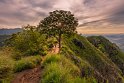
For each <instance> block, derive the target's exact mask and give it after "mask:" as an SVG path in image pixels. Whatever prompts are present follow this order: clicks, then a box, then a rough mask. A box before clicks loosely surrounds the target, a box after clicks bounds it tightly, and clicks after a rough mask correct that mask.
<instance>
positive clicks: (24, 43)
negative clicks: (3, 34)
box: [6, 26, 48, 58]
mask: <svg viewBox="0 0 124 83" xmlns="http://www.w3.org/2000/svg"><path fill="white" fill-rule="evenodd" d="M26 27H29V28H31V27H32V26H26ZM26 27H25V28H26ZM46 41H47V40H46V36H45V35H43V34H40V33H39V32H38V31H36V30H30V29H26V30H23V31H22V32H19V33H17V34H13V35H12V36H11V38H10V39H8V40H7V41H6V44H7V46H10V47H14V48H15V49H16V50H17V51H18V52H20V53H21V54H22V55H24V56H27V55H37V54H39V55H42V54H44V55H45V53H44V51H47V50H48V48H47V42H46ZM17 56H18V55H17ZM14 58H17V57H16V56H14Z"/></svg>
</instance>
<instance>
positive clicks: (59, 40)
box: [58, 33, 61, 53]
mask: <svg viewBox="0 0 124 83" xmlns="http://www.w3.org/2000/svg"><path fill="white" fill-rule="evenodd" d="M58 42H59V53H60V51H61V33H60V34H59V39H58Z"/></svg>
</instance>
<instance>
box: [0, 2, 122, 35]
mask: <svg viewBox="0 0 124 83" xmlns="http://www.w3.org/2000/svg"><path fill="white" fill-rule="evenodd" d="M20 3H21V4H20ZM0 7H1V8H2V9H3V10H0V22H1V23H0V29H2V28H5V29H14V28H21V26H23V25H27V24H30V25H38V23H39V22H40V20H42V19H44V18H45V17H46V16H48V13H49V12H51V11H53V10H66V11H71V12H72V13H73V14H74V15H75V17H76V18H77V19H78V20H79V26H78V27H77V31H78V33H82V34H124V19H123V18H124V9H123V7H124V1H123V0H109V1H108V0H102V1H101V0H100V1H99V0H78V1H75V0H63V1H61V0H54V1H50V0H38V1H37V2H36V1H34V0H30V1H27V0H23V1H22V0H11V1H8V0H0ZM17 10H20V11H17ZM104 10H105V11H104Z"/></svg>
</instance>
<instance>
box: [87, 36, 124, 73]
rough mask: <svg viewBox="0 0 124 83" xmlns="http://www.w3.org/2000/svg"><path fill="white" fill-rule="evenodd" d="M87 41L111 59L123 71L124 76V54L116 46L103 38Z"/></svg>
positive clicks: (95, 37)
mask: <svg viewBox="0 0 124 83" xmlns="http://www.w3.org/2000/svg"><path fill="white" fill-rule="evenodd" d="M87 39H88V40H89V41H90V42H91V43H92V44H93V45H94V46H95V47H97V48H98V49H99V50H101V51H102V52H103V53H104V54H105V55H106V56H107V57H108V58H110V59H111V60H112V61H113V62H114V63H115V64H116V65H117V66H118V67H119V68H120V69H121V71H122V73H123V75H124V53H122V52H121V50H120V49H119V47H118V46H116V44H114V43H111V42H110V41H109V40H107V39H106V38H104V37H102V36H91V37H88V38H87Z"/></svg>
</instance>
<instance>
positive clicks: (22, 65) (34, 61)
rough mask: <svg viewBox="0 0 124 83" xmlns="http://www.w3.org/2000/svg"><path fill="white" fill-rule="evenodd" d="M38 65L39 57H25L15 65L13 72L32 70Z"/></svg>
mask: <svg viewBox="0 0 124 83" xmlns="http://www.w3.org/2000/svg"><path fill="white" fill-rule="evenodd" d="M40 63H41V57H40V56H30V57H25V58H23V59H21V60H19V61H17V62H16V63H15V65H14V72H21V71H23V70H26V69H31V68H34V67H36V66H37V65H39V64H40Z"/></svg>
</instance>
